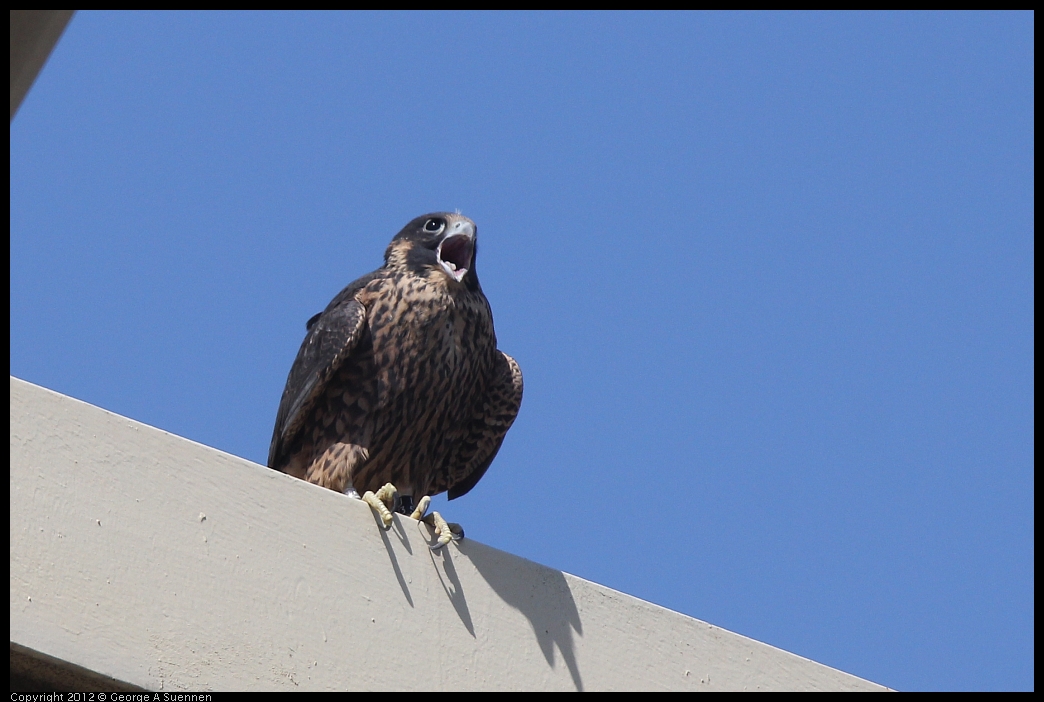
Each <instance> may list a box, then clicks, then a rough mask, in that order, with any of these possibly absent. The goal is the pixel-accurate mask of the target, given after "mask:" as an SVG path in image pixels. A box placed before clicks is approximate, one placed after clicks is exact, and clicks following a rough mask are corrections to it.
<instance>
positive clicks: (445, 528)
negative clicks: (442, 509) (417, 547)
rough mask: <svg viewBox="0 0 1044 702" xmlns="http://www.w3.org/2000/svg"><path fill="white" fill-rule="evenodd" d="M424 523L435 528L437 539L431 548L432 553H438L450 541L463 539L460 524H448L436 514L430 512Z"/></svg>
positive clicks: (462, 530)
mask: <svg viewBox="0 0 1044 702" xmlns="http://www.w3.org/2000/svg"><path fill="white" fill-rule="evenodd" d="M424 521H425V522H426V523H427V524H429V525H430V526H432V527H434V528H435V535H436V536H438V537H439V539H438V541H437V542H436V543H435V544H434V545H433V546H432V547H431V550H432V551H438V550H439V549H440V548H442V547H443V546H445V545H446V544H448V543H449V542H450V541H460V540H461V539H462V538H464V529H463V528H461V526H460V524H450V523H449V522H447V521H446V520H445V519H443V518H442V515H441V514H439V513H438V512H432V513H431V514H429V515H428V516H427V517H425V519H424Z"/></svg>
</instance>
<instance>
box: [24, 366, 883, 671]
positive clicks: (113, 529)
mask: <svg viewBox="0 0 1044 702" xmlns="http://www.w3.org/2000/svg"><path fill="white" fill-rule="evenodd" d="M429 540H430V534H429V532H428V529H427V527H424V526H422V525H420V524H418V523H417V522H413V521H411V520H409V519H405V518H399V519H398V520H397V522H396V523H395V525H394V526H393V528H392V530H391V531H388V532H384V531H380V530H379V529H378V528H377V524H376V521H375V519H374V517H373V516H372V515H371V513H370V510H369V508H368V507H367V506H366V505H365V504H363V503H361V502H359V501H357V500H352V499H349V498H347V497H345V496H343V495H339V494H335V493H333V492H330V491H328V490H324V489H321V488H317V487H315V486H313V485H308V484H306V483H304V482H302V481H300V480H296V479H294V478H291V477H289V476H286V475H283V474H282V473H277V472H275V471H273V470H270V469H268V468H265V467H263V466H259V465H256V464H254V463H250V462H249V461H246V460H243V459H241V458H237V457H235V456H230V455H228V454H226V453H222V452H221V451H217V450H215V449H212V448H208V447H206V446H201V445H200V444H197V443H194V442H192V441H189V440H187V439H183V438H180V437H178V436H174V435H172V434H168V433H166V432H164V431H160V430H159V429H155V428H152V427H149V426H146V425H143V424H140V423H138V422H135V421H133V420H130V419H126V418H124V417H120V416H118V415H115V414H112V413H111V412H107V411H105V410H102V409H99V408H97V407H93V406H91V405H88V404H85V403H83V402H80V401H78V400H74V399H72V398H69V397H65V396H63V395H59V394H58V393H54V392H51V391H49V390H46V389H44V388H40V387H37V386H35V385H32V384H30V383H26V382H24V381H21V380H18V379H16V378H11V643H12V661H14V659H15V656H16V651H17V652H18V655H19V656H21V658H20V660H21V659H24V658H25V657H26V656H27V655H28V656H29V657H32V656H33V655H36V656H38V657H39V658H41V659H46V660H47V661H50V662H51V663H53V662H54V661H58V662H61V661H65V662H67V663H68V665H69V666H71V667H73V668H75V670H77V671H80V674H81V675H82V674H86V673H90V674H91V675H96V676H97V678H96V679H97V680H103V681H104V680H113V681H114V686H115V685H116V684H118V685H121V686H123V688H124V689H128V688H131V687H139V688H145V689H148V690H164V691H179V690H345V689H370V690H575V689H585V690H722V689H732V690H740V689H749V690H756V689H762V690H873V689H883V688H881V687H880V686H878V685H875V684H873V683H870V682H867V681H866V680H862V679H859V678H856V677H853V676H851V675H848V674H846V673H842V672H840V671H837V670H834V669H832V668H828V667H826V666H823V665H820V664H818V663H815V662H813V661H809V660H807V659H804V658H801V657H799V656H795V655H793V654H791V653H787V652H785V651H781V650H779V649H777V648H774V647H772V646H769V645H766V644H763V643H759V642H757V641H753V640H751V639H748V638H746V637H744V636H740V635H738V634H734V633H731V632H728V631H725V630H723V629H720V628H718V627H715V626H712V625H710V624H706V623H704V622H701V621H698V620H696V619H692V618H690V617H686V616H683V615H681V614H678V613H676V612H671V611H669V610H666V609H663V608H661V607H657V606H656V605H652V604H649V603H647V602H643V601H641V600H638V599H635V598H633V597H630V596H628V595H625V594H622V593H619V592H615V591H613V590H610V589H608V588H605V587H602V586H600V585H596V584H594V583H590V582H587V581H584V580H581V579H580V578H577V577H574V576H572V575H568V574H566V573H561V572H559V571H556V570H552V569H550V568H545V567H544V566H541V565H537V564H536V563H531V562H529V561H526V560H524V559H521V558H518V557H516V556H512V555H510V554H507V553H503V552H501V551H497V550H496V549H493V548H490V547H489V546H485V545H483V544H481V543H478V542H477V541H474V540H471V539H465V540H464V541H463V542H461V543H460V544H459V545H458V544H451V545H450V546H449V547H447V548H446V549H444V550H443V551H442V552H440V553H438V554H433V553H431V552H430V551H429V550H428V541H429ZM85 671H86V673H85Z"/></svg>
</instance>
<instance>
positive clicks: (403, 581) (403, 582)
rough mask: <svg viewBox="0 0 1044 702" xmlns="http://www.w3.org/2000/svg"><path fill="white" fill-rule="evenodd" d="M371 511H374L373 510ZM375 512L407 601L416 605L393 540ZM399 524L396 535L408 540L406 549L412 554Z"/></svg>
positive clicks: (402, 539)
mask: <svg viewBox="0 0 1044 702" xmlns="http://www.w3.org/2000/svg"><path fill="white" fill-rule="evenodd" d="M370 511H371V512H372V511H373V510H370ZM373 514H374V521H376V522H377V531H378V532H379V533H380V535H381V541H382V542H383V543H384V548H385V550H387V551H388V560H389V561H391V564H392V569H393V570H394V571H395V579H396V580H398V581H399V587H401V588H402V594H403V595H405V597H406V602H408V603H409V605H410V607H414V604H413V597H411V596H410V588H409V586H408V585H407V584H406V577H405V576H404V575H403V574H402V568H400V567H399V559H397V558H396V557H395V549H394V548H393V547H392V544H391V540H390V539H389V538H388V532H387V531H385V530H384V526H383V525H382V524H381V520H380V517H378V516H377V513H376V512H373ZM397 526H399V528H398V529H397V530H396V536H398V537H399V540H400V541H406V550H407V551H408V552H409V553H411V554H412V553H413V551H412V549H410V546H409V540H408V539H407V538H406V533H405V532H404V531H402V527H401V526H400V525H397Z"/></svg>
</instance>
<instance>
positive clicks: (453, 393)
mask: <svg viewBox="0 0 1044 702" xmlns="http://www.w3.org/2000/svg"><path fill="white" fill-rule="evenodd" d="M386 284H392V285H393V287H394V294H388V293H387V292H385V293H384V294H381V295H374V299H376V300H377V301H376V302H375V303H374V305H373V306H372V307H371V308H370V313H369V315H368V322H369V326H370V333H371V337H372V339H373V360H374V370H375V372H376V377H377V406H376V408H375V410H374V412H373V425H372V426H373V434H372V436H373V441H372V444H371V447H370V460H369V461H368V462H367V463H366V465H364V466H362V467H361V469H360V471H359V475H358V476H357V477H356V478H354V480H353V482H354V483H355V487H356V489H357V490H360V491H361V490H367V489H376V487H379V485H380V484H383V482H384V481H389V482H392V483H394V484H395V485H396V486H397V487H398V488H399V490H400V491H401V492H403V493H404V494H413V495H416V496H420V495H425V494H436V493H440V492H443V491H445V490H447V489H448V488H449V478H450V473H451V471H452V469H453V468H454V467H453V466H451V465H449V462H450V460H451V458H452V456H453V453H454V450H455V448H456V447H457V444H458V443H459V442H461V441H463V440H464V437H465V436H467V432H468V430H469V428H470V426H471V421H472V418H473V417H474V416H475V415H476V414H478V413H479V412H481V410H482V398H483V397H484V396H485V391H486V385H487V383H488V382H489V378H490V375H491V374H492V371H493V361H494V354H496V353H497V351H496V338H495V336H494V334H493V319H492V315H491V313H490V310H489V305H488V304H487V302H486V299H485V297H484V296H483V295H482V293H481V291H478V292H469V291H467V290H465V289H464V288H463V287H460V288H459V289H456V290H453V289H449V290H448V289H447V288H446V287H443V286H434V285H430V284H425V281H424V279H418V278H399V279H392V280H385V281H374V282H373V283H372V284H371V285H372V286H374V288H377V286H381V285H386ZM374 292H376V290H374ZM360 483H364V484H362V485H360ZM371 484H372V485H373V486H371Z"/></svg>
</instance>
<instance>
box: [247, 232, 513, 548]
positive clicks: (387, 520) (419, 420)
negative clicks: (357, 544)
mask: <svg viewBox="0 0 1044 702" xmlns="http://www.w3.org/2000/svg"><path fill="white" fill-rule="evenodd" d="M477 233H478V228H477V227H476V225H475V223H474V222H473V221H472V220H470V219H468V218H467V217H465V216H463V215H461V214H459V213H449V212H436V213H432V214H426V215H422V216H420V217H417V218H415V219H414V220H412V221H411V222H410V223H409V224H407V225H406V226H405V227H403V229H402V230H401V231H400V232H399V233H398V234H396V235H395V236H394V237H393V238H392V240H391V243H390V244H389V245H388V247H387V249H386V250H385V253H384V265H383V266H381V267H380V268H378V269H377V270H375V271H373V272H372V273H368V274H366V275H364V276H362V277H361V278H359V279H358V280H355V281H354V282H352V283H350V284H349V285H348V286H347V287H345V288H344V289H343V290H341V292H340V293H338V294H337V295H336V296H335V297H334V298H333V300H331V301H330V303H329V304H328V305H327V306H326V308H325V309H324V310H323V311H322V312H320V313H318V314H316V315H314V316H313V317H312V318H311V319H309V320H308V322H307V323H306V325H305V327H306V334H305V338H304V341H303V342H302V343H301V348H300V350H299V351H298V352H297V357H296V358H295V360H294V363H293V366H291V368H290V373H289V375H288V377H287V381H286V386H285V388H284V390H283V394H282V397H281V399H280V402H279V410H278V411H277V413H276V421H275V428H274V429H273V432H272V442H271V445H270V447H269V453H268V466H269V467H270V468H273V469H275V470H278V471H282V472H284V473H287V474H289V475H292V476H294V477H297V478H301V479H303V480H306V481H308V482H310V483H313V484H315V485H319V486H322V487H325V488H329V489H331V490H335V491H337V492H341V493H345V494H348V495H349V496H352V497H358V498H360V499H362V500H364V501H365V502H366V503H367V504H369V505H370V507H371V508H372V509H373V510H374V511H375V512H376V513H377V515H378V516H379V518H380V520H381V523H382V526H383V528H385V529H388V528H390V526H391V524H392V521H393V517H392V511H398V512H401V513H402V514H406V515H409V516H410V517H412V518H413V519H417V520H423V521H425V522H426V523H428V524H429V525H430V526H432V527H433V528H434V530H435V535H436V537H437V540H436V541H435V543H434V545H432V546H431V548H432V549H433V550H436V549H438V548H441V547H443V546H445V545H446V544H447V543H449V542H450V541H451V540H459V539H460V538H462V537H463V535H464V532H463V529H462V528H461V527H460V526H459V525H457V524H450V523H447V522H446V521H445V519H443V518H442V515H440V514H439V513H438V512H432V513H431V514H427V509H428V507H429V506H430V501H431V496H433V495H438V494H440V493H443V492H447V493H448V497H449V499H450V500H453V499H456V498H458V497H460V496H462V495H464V494H466V493H467V492H468V491H470V490H471V489H472V488H474V487H475V485H476V483H478V481H479V480H480V479H481V478H482V476H483V475H484V474H485V473H486V470H487V469H488V468H489V466H490V464H491V463H492V462H493V458H494V457H495V456H496V455H497V452H498V451H499V450H500V446H501V444H502V443H503V441H504V436H505V435H506V434H507V431H508V429H510V428H511V425H512V424H513V423H514V421H515V417H516V416H517V415H518V411H519V407H520V406H521V404H522V389H523V385H522V371H521V369H520V368H519V365H518V363H517V362H516V361H515V359H514V358H512V357H511V356H509V355H507V354H506V353H503V352H502V351H500V350H499V349H497V337H496V334H495V333H494V329H493V313H492V311H491V309H490V306H489V302H488V300H487V299H486V296H485V294H483V292H482V287H481V285H479V279H478V273H477V272H476V270H475V258H476V252H477V246H476V243H477Z"/></svg>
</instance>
